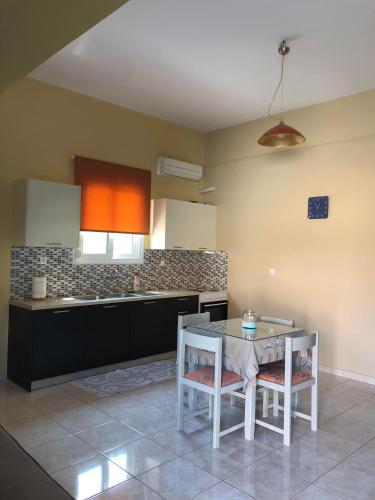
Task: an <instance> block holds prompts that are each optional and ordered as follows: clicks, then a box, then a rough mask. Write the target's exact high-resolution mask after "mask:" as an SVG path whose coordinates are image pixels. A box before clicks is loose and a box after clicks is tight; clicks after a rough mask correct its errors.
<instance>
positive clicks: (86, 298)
mask: <svg viewBox="0 0 375 500" xmlns="http://www.w3.org/2000/svg"><path fill="white" fill-rule="evenodd" d="M153 295H160V293H159V292H142V291H139V292H118V293H106V294H92V295H75V296H74V297H73V299H74V300H82V301H88V302H91V301H94V300H98V301H99V300H116V299H119V300H121V299H126V298H129V299H130V298H132V297H150V296H153Z"/></svg>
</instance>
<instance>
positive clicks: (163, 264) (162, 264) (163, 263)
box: [160, 259, 165, 267]
mask: <svg viewBox="0 0 375 500" xmlns="http://www.w3.org/2000/svg"><path fill="white" fill-rule="evenodd" d="M160 265H161V267H164V266H165V260H164V259H161V260H160Z"/></svg>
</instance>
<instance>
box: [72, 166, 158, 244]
mask: <svg viewBox="0 0 375 500" xmlns="http://www.w3.org/2000/svg"><path fill="white" fill-rule="evenodd" d="M74 182H75V184H77V185H79V186H81V230H82V231H106V232H110V233H133V234H149V232H150V199H151V172H149V171H148V170H142V169H140V168H133V167H125V166H123V165H116V164H115V163H108V162H105V161H99V160H92V159H90V158H83V157H82V156H76V157H75V158H74Z"/></svg>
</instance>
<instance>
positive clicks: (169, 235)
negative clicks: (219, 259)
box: [151, 198, 217, 250]
mask: <svg viewBox="0 0 375 500" xmlns="http://www.w3.org/2000/svg"><path fill="white" fill-rule="evenodd" d="M216 211H217V208H216V207H215V206H213V205H205V204H202V203H192V202H189V201H180V200H170V199H167V198H160V199H156V200H152V202H151V221H152V234H151V248H153V249H160V250H215V249H216Z"/></svg>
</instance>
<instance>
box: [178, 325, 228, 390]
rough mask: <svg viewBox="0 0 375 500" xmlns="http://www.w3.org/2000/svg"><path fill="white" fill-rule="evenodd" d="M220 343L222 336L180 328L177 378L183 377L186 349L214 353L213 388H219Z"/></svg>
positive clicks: (220, 368) (220, 366)
mask: <svg viewBox="0 0 375 500" xmlns="http://www.w3.org/2000/svg"><path fill="white" fill-rule="evenodd" d="M222 342H223V338H222V336H221V335H218V334H216V333H211V332H205V333H204V334H202V333H193V332H188V331H187V330H186V329H185V328H181V329H180V330H179V332H178V345H177V377H178V378H180V377H182V376H183V371H184V366H185V357H186V347H193V348H196V349H201V350H203V351H209V352H213V353H215V387H221V371H222Z"/></svg>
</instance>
